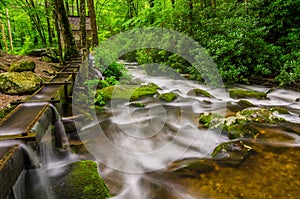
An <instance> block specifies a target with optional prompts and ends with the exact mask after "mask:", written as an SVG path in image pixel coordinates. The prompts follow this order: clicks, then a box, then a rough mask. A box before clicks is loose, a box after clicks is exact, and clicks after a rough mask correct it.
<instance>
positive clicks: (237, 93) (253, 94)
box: [229, 89, 267, 100]
mask: <svg viewBox="0 0 300 199" xmlns="http://www.w3.org/2000/svg"><path fill="white" fill-rule="evenodd" d="M229 96H230V97H231V98H233V99H241V98H256V99H259V100H264V99H267V94H266V93H264V92H257V91H247V90H242V89H231V90H229Z"/></svg>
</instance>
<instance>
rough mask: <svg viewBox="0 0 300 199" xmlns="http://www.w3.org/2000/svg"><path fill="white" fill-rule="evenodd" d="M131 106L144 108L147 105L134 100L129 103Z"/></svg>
mask: <svg viewBox="0 0 300 199" xmlns="http://www.w3.org/2000/svg"><path fill="white" fill-rule="evenodd" d="M129 106H133V107H139V108H143V107H145V104H144V103H142V102H132V103H130V104H129Z"/></svg>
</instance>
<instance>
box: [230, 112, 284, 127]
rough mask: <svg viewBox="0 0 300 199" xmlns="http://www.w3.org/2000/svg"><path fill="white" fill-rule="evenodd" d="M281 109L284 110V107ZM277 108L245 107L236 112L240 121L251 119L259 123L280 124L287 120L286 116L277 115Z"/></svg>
mask: <svg viewBox="0 0 300 199" xmlns="http://www.w3.org/2000/svg"><path fill="white" fill-rule="evenodd" d="M281 111H284V110H283V109H282V110H281ZM276 113H278V109H277V108H270V109H267V108H259V109H245V110H242V111H241V112H238V113H237V114H236V117H237V119H238V120H239V121H251V122H257V123H269V124H278V123H280V122H286V120H285V119H284V118H281V117H278V116H276Z"/></svg>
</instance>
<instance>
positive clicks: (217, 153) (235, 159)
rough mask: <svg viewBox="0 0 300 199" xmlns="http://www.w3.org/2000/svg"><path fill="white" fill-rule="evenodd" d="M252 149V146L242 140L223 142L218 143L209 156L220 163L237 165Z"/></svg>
mask: <svg viewBox="0 0 300 199" xmlns="http://www.w3.org/2000/svg"><path fill="white" fill-rule="evenodd" d="M251 151H252V147H251V146H249V145H248V144H246V143H245V142H243V141H231V142H224V143H222V144H220V145H218V146H217V147H216V148H215V149H214V151H213V152H212V154H211V157H212V158H214V159H216V160H218V161H221V163H226V164H233V165H237V164H239V163H240V162H241V161H242V160H244V159H245V158H246V157H247V156H248V155H249V154H250V152H251Z"/></svg>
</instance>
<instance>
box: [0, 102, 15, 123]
mask: <svg viewBox="0 0 300 199" xmlns="http://www.w3.org/2000/svg"><path fill="white" fill-rule="evenodd" d="M15 108H16V105H13V106H8V107H6V108H4V109H1V110H0V120H2V119H3V118H4V117H5V116H6V115H7V114H9V113H10V112H11V111H12V110H14V109H15Z"/></svg>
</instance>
